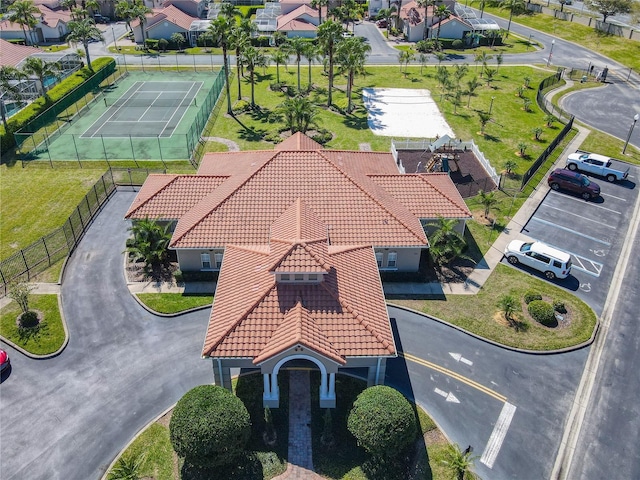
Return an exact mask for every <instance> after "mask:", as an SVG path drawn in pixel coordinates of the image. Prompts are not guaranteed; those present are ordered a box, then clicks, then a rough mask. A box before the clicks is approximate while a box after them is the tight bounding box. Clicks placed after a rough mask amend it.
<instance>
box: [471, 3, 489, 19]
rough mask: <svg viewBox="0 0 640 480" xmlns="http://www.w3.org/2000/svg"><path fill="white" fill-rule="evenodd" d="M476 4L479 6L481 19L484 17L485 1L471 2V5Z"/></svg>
mask: <svg viewBox="0 0 640 480" xmlns="http://www.w3.org/2000/svg"><path fill="white" fill-rule="evenodd" d="M476 2H478V3H479V4H480V18H482V16H483V15H484V7H485V4H486V3H487V0H471V3H476Z"/></svg>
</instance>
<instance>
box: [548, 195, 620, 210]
mask: <svg viewBox="0 0 640 480" xmlns="http://www.w3.org/2000/svg"><path fill="white" fill-rule="evenodd" d="M551 193H553V194H554V195H560V196H562V197H564V198H568V199H569V200H575V201H577V202H580V203H582V204H584V203H585V201H584V200H583V199H581V198H574V197H570V196H568V195H562V194H561V193H558V192H556V191H553V190H552V191H551ZM589 206H591V207H594V208H601V209H602V210H607V211H608V212H612V213H617V214H618V215H622V212H619V211H617V210H612V209H610V208H607V207H603V206H602V205H596V204H594V203H590V204H589Z"/></svg>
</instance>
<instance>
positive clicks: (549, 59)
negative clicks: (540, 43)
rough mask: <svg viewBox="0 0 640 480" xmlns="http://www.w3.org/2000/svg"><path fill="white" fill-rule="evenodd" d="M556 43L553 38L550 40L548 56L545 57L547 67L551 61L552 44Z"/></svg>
mask: <svg viewBox="0 0 640 480" xmlns="http://www.w3.org/2000/svg"><path fill="white" fill-rule="evenodd" d="M555 44H556V41H555V40H551V50H549V57H548V58H547V67H548V66H549V63H551V55H553V46H554V45H555Z"/></svg>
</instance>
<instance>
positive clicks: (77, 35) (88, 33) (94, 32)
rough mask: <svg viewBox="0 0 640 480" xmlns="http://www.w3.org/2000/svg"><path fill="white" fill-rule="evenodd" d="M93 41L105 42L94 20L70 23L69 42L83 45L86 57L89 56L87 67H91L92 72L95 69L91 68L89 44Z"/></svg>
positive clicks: (84, 19)
mask: <svg viewBox="0 0 640 480" xmlns="http://www.w3.org/2000/svg"><path fill="white" fill-rule="evenodd" d="M92 40H104V37H103V36H102V32H101V31H100V30H99V29H98V27H96V24H95V23H93V20H91V19H89V18H83V19H82V20H77V21H71V22H69V35H67V42H69V43H76V44H77V43H82V46H83V47H84V52H85V55H86V56H87V67H89V70H91V71H93V67H92V66H91V57H90V56H89V42H91V41H92Z"/></svg>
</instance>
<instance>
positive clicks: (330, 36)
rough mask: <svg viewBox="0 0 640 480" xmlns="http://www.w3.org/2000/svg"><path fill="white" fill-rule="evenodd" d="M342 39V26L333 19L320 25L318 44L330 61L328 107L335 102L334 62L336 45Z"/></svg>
mask: <svg viewBox="0 0 640 480" xmlns="http://www.w3.org/2000/svg"><path fill="white" fill-rule="evenodd" d="M341 40H342V26H341V25H340V24H339V23H338V22H334V21H333V20H327V21H326V22H324V23H323V24H322V25H320V26H319V27H318V46H319V47H320V50H321V51H322V53H323V54H324V55H325V56H326V57H327V59H328V61H329V75H328V77H329V78H328V80H329V90H328V95H327V96H328V98H327V107H330V106H331V104H332V102H333V97H332V92H333V64H334V61H335V53H336V46H337V45H338V43H339V42H340V41H341Z"/></svg>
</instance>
